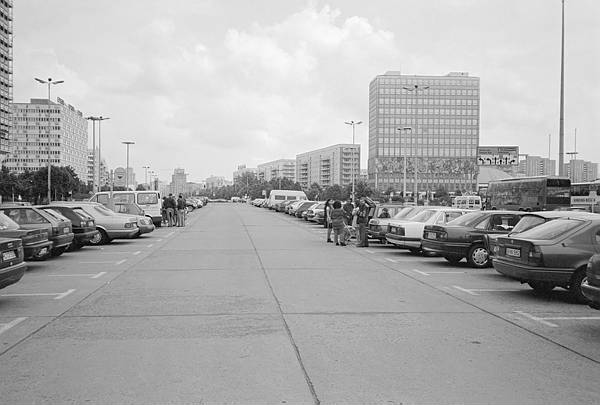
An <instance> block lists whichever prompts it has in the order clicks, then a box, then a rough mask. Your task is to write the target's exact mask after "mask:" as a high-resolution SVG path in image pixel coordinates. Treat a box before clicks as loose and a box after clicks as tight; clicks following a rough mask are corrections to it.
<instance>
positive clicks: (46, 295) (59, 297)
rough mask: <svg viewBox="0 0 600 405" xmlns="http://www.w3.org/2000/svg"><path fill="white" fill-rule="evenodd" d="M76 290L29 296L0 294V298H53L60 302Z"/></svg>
mask: <svg viewBox="0 0 600 405" xmlns="http://www.w3.org/2000/svg"><path fill="white" fill-rule="evenodd" d="M75 291H76V290H75V289H71V290H67V291H65V292H63V293H31V294H2V295H0V297H51V296H54V299H55V300H61V299H63V298H65V297H66V296H67V295H69V294H71V293H74V292H75Z"/></svg>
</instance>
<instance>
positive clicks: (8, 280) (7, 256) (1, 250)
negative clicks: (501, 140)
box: [0, 238, 27, 288]
mask: <svg viewBox="0 0 600 405" xmlns="http://www.w3.org/2000/svg"><path fill="white" fill-rule="evenodd" d="M25 270H27V264H25V262H24V261H23V247H22V245H21V240H20V239H8V238H0V288H4V287H7V286H9V285H11V284H14V283H16V282H17V281H19V280H20V279H21V277H23V274H25Z"/></svg>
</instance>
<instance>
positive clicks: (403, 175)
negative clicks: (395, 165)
mask: <svg viewBox="0 0 600 405" xmlns="http://www.w3.org/2000/svg"><path fill="white" fill-rule="evenodd" d="M396 131H398V132H400V133H401V134H405V133H407V132H409V131H410V132H411V133H412V127H402V128H396ZM407 144H408V142H404V146H403V147H402V156H403V157H404V163H403V164H402V198H406V148H407V146H406V145H407ZM400 145H402V142H400Z"/></svg>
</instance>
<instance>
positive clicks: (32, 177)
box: [0, 166, 90, 204]
mask: <svg viewBox="0 0 600 405" xmlns="http://www.w3.org/2000/svg"><path fill="white" fill-rule="evenodd" d="M50 177H51V179H50V183H51V189H50V190H51V195H52V199H53V200H68V199H72V198H82V197H81V196H86V195H88V193H89V191H90V187H89V186H88V185H87V184H85V183H83V182H82V181H81V180H80V179H79V177H78V176H77V174H76V173H75V171H74V170H73V168H71V167H70V166H66V167H65V166H52V169H51V170H50ZM47 195H48V168H46V167H43V168H40V169H38V170H28V171H26V172H24V173H22V174H15V173H11V172H10V171H9V170H8V168H6V167H5V166H2V168H1V169H0V196H2V201H29V202H31V203H34V204H41V203H43V202H45V201H46V200H47Z"/></svg>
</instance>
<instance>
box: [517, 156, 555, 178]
mask: <svg viewBox="0 0 600 405" xmlns="http://www.w3.org/2000/svg"><path fill="white" fill-rule="evenodd" d="M518 173H519V174H520V175H523V176H527V177H531V176H554V175H555V174H556V160H552V159H549V158H543V157H541V156H531V155H529V156H527V157H526V158H525V159H523V160H521V161H520V162H519V172H518Z"/></svg>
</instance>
